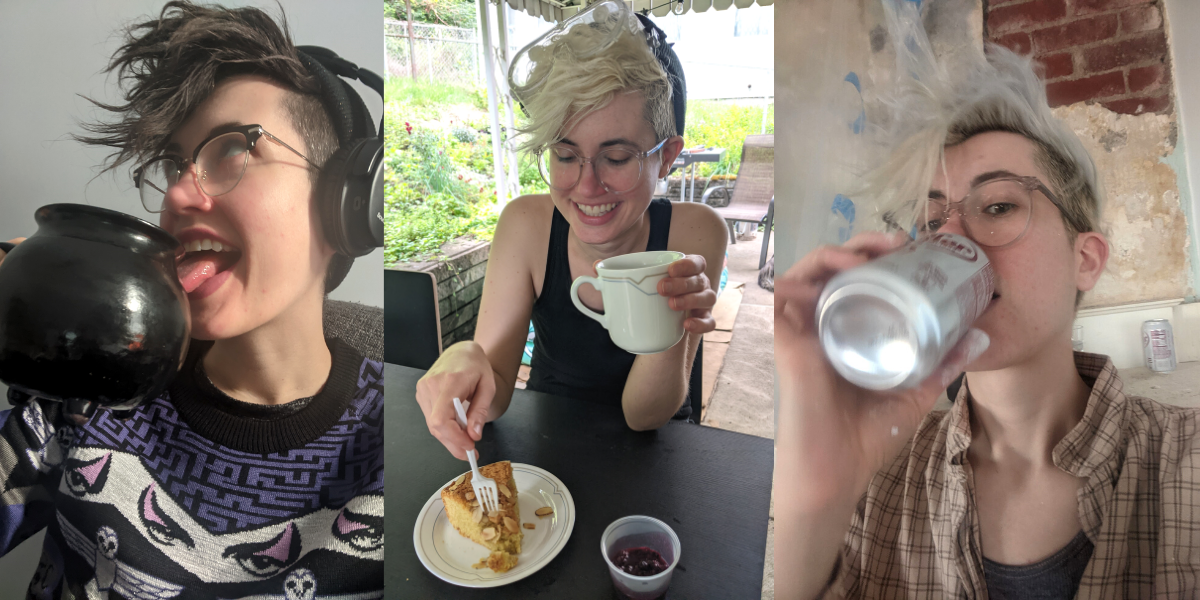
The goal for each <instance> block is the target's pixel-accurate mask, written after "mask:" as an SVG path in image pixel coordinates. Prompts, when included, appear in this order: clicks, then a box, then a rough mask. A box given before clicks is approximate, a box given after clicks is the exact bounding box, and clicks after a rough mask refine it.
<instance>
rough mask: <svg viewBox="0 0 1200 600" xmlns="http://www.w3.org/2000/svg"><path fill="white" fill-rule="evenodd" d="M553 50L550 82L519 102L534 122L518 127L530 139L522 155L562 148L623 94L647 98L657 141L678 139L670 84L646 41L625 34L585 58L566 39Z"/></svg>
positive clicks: (646, 113) (647, 112)
mask: <svg viewBox="0 0 1200 600" xmlns="http://www.w3.org/2000/svg"><path fill="white" fill-rule="evenodd" d="M547 50H548V51H549V54H550V56H552V57H553V58H552V59H551V60H550V65H549V72H548V74H547V75H546V79H545V80H544V81H543V82H542V83H541V85H539V86H538V87H537V88H536V89H534V90H532V91H530V92H526V93H525V94H523V95H521V96H520V97H518V100H520V101H521V103H522V104H523V105H524V107H525V112H526V113H527V114H528V115H529V121H528V123H527V124H526V125H525V126H524V127H521V128H518V130H519V131H520V133H522V134H524V137H525V139H524V140H523V142H522V143H521V145H520V149H521V150H522V151H525V152H534V151H537V150H538V149H540V148H543V147H545V146H547V145H550V144H555V143H558V142H559V141H561V140H562V139H563V137H564V136H565V135H566V132H568V131H570V130H571V129H572V128H573V127H575V125H577V124H578V123H579V121H581V120H583V119H584V118H586V117H587V116H588V115H590V114H592V113H594V112H596V111H598V110H600V109H602V108H604V107H606V106H608V104H609V103H610V102H612V100H613V98H614V97H616V95H617V94H630V93H640V94H641V95H642V96H643V97H644V98H645V109H644V111H643V118H645V120H646V122H647V123H648V124H649V125H650V127H651V128H652V129H653V130H654V135H655V138H656V141H661V140H663V139H666V138H668V137H671V136H673V135H675V113H674V110H673V108H672V105H671V85H670V81H669V80H668V79H667V77H668V75H667V73H666V71H664V70H663V68H662V66H661V65H659V63H658V60H656V59H655V58H654V53H653V51H652V50H651V49H650V46H649V45H648V44H647V43H646V39H645V36H643V35H639V34H635V33H632V32H630V31H627V30H623V31H622V32H621V34H620V35H619V36H617V39H616V40H615V41H614V42H613V44H612V46H610V47H608V48H607V49H605V50H604V51H603V52H600V53H598V54H596V55H595V56H591V57H588V58H585V59H579V58H577V57H576V56H575V54H574V53H573V52H571V50H570V47H569V46H568V45H567V41H566V38H565V36H564V38H561V39H559V40H556V41H555V42H554V43H553V44H552V45H551V46H550V47H549V48H548V49H547Z"/></svg>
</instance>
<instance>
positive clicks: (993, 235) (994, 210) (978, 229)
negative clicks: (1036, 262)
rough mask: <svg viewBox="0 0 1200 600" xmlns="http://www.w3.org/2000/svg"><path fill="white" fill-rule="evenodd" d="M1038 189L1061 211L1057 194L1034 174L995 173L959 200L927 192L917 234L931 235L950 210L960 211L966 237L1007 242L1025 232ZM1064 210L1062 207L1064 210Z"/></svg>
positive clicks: (989, 242) (984, 242) (986, 243)
mask: <svg viewBox="0 0 1200 600" xmlns="http://www.w3.org/2000/svg"><path fill="white" fill-rule="evenodd" d="M1035 191H1036V192H1041V193H1042V195H1043V196H1045V197H1046V198H1047V199H1049V200H1050V202H1052V203H1054V205H1055V206H1057V207H1058V209H1059V210H1060V211H1062V204H1060V203H1059V201H1058V198H1056V197H1055V196H1054V194H1053V193H1052V192H1051V191H1050V190H1049V188H1047V187H1046V185H1045V184H1043V183H1042V182H1041V181H1040V180H1038V178H1037V177H1020V176H1011V177H998V178H995V179H989V180H987V181H984V182H982V183H980V184H978V185H976V186H975V187H974V188H971V191H970V192H968V193H967V196H966V197H965V198H963V199H962V200H960V201H958V202H948V201H947V200H946V198H945V197H944V196H942V194H941V193H940V192H934V193H931V194H930V198H929V200H928V202H926V204H925V217H924V219H922V221H921V225H920V226H918V228H917V230H918V233H917V237H918V239H919V238H923V237H927V236H930V235H933V233H935V232H936V231H937V230H938V229H941V228H942V226H944V225H945V224H946V222H947V221H949V220H950V212H951V210H956V211H958V214H960V215H962V223H963V229H964V230H965V232H966V234H967V237H969V238H971V239H972V240H975V242H976V243H978V244H979V245H981V246H987V247H991V248H996V247H999V246H1007V245H1009V244H1011V243H1013V242H1015V241H1017V240H1019V239H1021V236H1023V235H1025V231H1026V230H1027V229H1029V222H1030V220H1032V217H1033V192H1035ZM1064 212H1065V211H1064Z"/></svg>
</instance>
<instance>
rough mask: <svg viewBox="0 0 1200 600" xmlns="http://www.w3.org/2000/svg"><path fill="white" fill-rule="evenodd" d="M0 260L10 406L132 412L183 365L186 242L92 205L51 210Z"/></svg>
mask: <svg viewBox="0 0 1200 600" xmlns="http://www.w3.org/2000/svg"><path fill="white" fill-rule="evenodd" d="M34 219H35V220H36V221H37V224H38V230H37V232H36V233H34V234H33V235H31V236H29V239H27V240H25V241H24V242H23V243H21V244H20V245H18V246H16V247H11V245H10V244H4V247H11V251H10V252H9V253H8V254H7V256H5V258H4V261H3V262H2V263H0V381H3V382H4V383H6V384H8V385H9V388H10V389H9V398H10V401H19V400H21V399H24V398H23V396H36V397H40V398H47V399H52V400H59V401H62V402H63V403H64V404H65V407H64V408H65V409H66V412H67V413H69V414H72V415H79V416H83V417H90V416H91V415H92V413H93V412H95V410H96V409H97V408H110V409H114V410H130V409H133V408H136V407H137V406H138V405H140V404H142V403H143V402H146V401H148V400H150V399H153V398H154V397H155V396H157V395H158V394H160V393H162V391H163V390H165V389H166V387H167V385H168V384H170V382H171V380H172V379H173V378H174V377H175V374H176V373H178V372H179V369H180V367H181V366H182V365H183V359H184V357H185V356H186V354H187V347H188V340H189V336H190V333H191V311H190V309H189V308H188V301H187V295H186V294H185V293H184V291H183V286H182V285H181V284H180V283H179V277H178V275H177V274H176V270H175V259H176V256H177V255H178V254H179V253H181V252H182V251H183V248H182V246H181V245H180V243H179V240H177V239H175V237H174V236H172V235H171V234H169V233H167V232H166V231H165V230H163V229H161V228H159V227H156V226H154V225H152V224H150V223H148V222H146V221H143V220H141V219H138V218H136V217H132V216H130V215H126V214H123V213H119V212H115V211H111V210H108V209H104V208H98V207H94V206H86V205H81V204H51V205H48V206H43V207H41V208H39V209H38V210H37V212H36V213H34Z"/></svg>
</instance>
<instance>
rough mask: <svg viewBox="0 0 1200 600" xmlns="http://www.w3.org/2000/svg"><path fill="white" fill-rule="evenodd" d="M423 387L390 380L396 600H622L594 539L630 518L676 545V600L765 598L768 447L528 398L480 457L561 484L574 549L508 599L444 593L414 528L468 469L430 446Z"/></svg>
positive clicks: (391, 559)
mask: <svg viewBox="0 0 1200 600" xmlns="http://www.w3.org/2000/svg"><path fill="white" fill-rule="evenodd" d="M422 375H424V371H421V370H418V369H410V368H407V367H401V366H397V365H392V364H387V365H385V366H384V377H385V385H386V390H387V399H388V401H387V410H386V417H385V418H386V424H387V440H386V444H387V454H386V461H387V465H388V467H387V469H388V476H387V490H386V499H387V500H386V502H387V507H386V513H385V514H386V516H385V527H386V530H387V539H388V544H387V550H386V556H385V561H386V564H387V575H386V578H387V579H386V581H385V584H386V586H387V587H386V589H387V597H388V598H403V599H405V600H427V599H428V600H433V599H437V600H443V599H449V598H534V597H536V598H548V599H555V600H557V599H560V598H570V599H572V600H576V599H578V600H586V599H589V598H597V599H604V600H608V599H610V598H615V597H616V595H615V591H614V589H613V585H612V582H611V579H610V578H609V574H608V568H607V567H606V566H605V564H604V561H603V559H602V558H601V557H600V536H601V534H603V532H604V529H605V528H606V527H608V525H609V523H612V522H613V521H615V520H617V519H619V518H621V517H624V516H628V515H648V516H651V517H655V518H657V519H659V520H661V521H663V522H664V523H666V524H668V525H670V526H671V528H672V529H674V530H675V533H676V534H677V535H678V536H679V540H680V543H681V544H682V546H683V556H682V558H681V560H680V563H679V565H678V566H677V567H676V568H675V572H674V574H673V575H672V577H671V587H670V591H669V593H668V595H667V598H668V600H687V599H708V598H714V599H716V598H719V599H721V600H738V599H742V598H745V599H755V600H757V599H758V598H760V597H761V595H762V575H763V561H764V558H765V555H766V545H767V517H768V511H769V509H770V501H771V471H772V468H773V465H774V458H773V457H774V453H773V444H772V442H771V440H769V439H766V438H760V437H755V436H750V435H744V434H741V433H734V432H731V431H724V430H720V429H713V428H710V427H703V426H700V425H695V424H691V423H683V422H672V423H671V424H669V425H666V426H664V427H662V428H660V429H658V430H656V431H648V432H636V431H633V430H631V429H629V428H628V427H627V426H626V425H625V419H624V416H623V415H622V413H621V410H620V409H619V408H616V407H610V406H603V405H598V404H590V403H587V402H580V401H577V400H570V399H566V398H559V397H555V396H551V395H548V394H541V393H537V392H530V391H526V390H516V392H515V393H514V394H513V400H512V404H511V405H509V408H508V411H507V412H506V413H505V414H504V416H503V417H501V418H499V419H497V420H496V421H495V422H493V423H489V424H488V425H487V426H485V427H484V429H483V440H482V441H481V442H480V443H478V444H477V445H476V446H477V448H478V449H479V452H480V456H481V457H482V462H483V463H484V464H487V463H491V462H495V461H497V460H511V461H513V462H519V463H525V464H530V465H535V466H538V467H541V468H543V469H545V470H547V471H549V472H550V473H552V474H554V475H555V476H556V477H558V478H559V479H561V480H562V482H563V484H565V485H566V486H567V489H568V490H570V492H571V496H572V497H573V499H574V501H575V513H576V517H575V528H574V530H573V531H572V533H571V539H570V540H569V541H568V542H567V545H566V547H564V548H563V550H562V552H561V553H560V554H559V555H558V556H557V557H555V558H554V560H552V561H551V562H550V563H549V564H547V565H546V566H545V567H543V568H542V569H541V570H539V571H537V572H536V573H534V574H532V575H530V576H528V577H526V578H525V579H522V580H520V581H517V582H514V583H511V584H508V585H505V586H501V587H496V588H488V589H473V588H464V587H459V586H456V585H452V584H449V583H446V582H444V581H442V580H440V579H438V578H437V577H436V576H434V575H433V574H432V573H430V572H429V571H428V570H426V569H425V566H424V565H422V564H421V561H420V559H418V558H417V553H416V549H415V548H414V547H413V541H412V538H413V527H414V526H415V525H416V520H417V514H418V513H419V512H420V510H421V508H422V507H423V506H424V505H425V503H426V502H427V501H428V500H429V497H430V496H431V495H433V494H434V493H436V492H437V491H438V489H439V488H440V487H441V486H442V485H443V484H445V483H446V482H447V481H449V480H450V479H452V478H453V477H455V476H457V475H459V474H460V473H462V472H463V471H465V470H468V469H470V466H469V465H468V464H467V463H466V462H465V461H460V460H458V459H456V458H454V457H453V456H451V455H450V453H449V452H448V451H447V450H446V449H445V447H443V446H442V444H441V442H439V441H437V439H436V438H434V437H433V436H432V435H431V434H430V433H429V429H428V427H426V425H425V417H424V415H423V414H422V412H421V408H420V406H418V405H417V402H416V399H415V394H416V383H417V380H418V379H420V377H421V376H422Z"/></svg>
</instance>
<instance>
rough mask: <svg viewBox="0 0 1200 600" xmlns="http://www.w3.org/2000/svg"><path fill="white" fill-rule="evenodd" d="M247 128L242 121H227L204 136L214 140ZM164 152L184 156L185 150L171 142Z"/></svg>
mask: <svg viewBox="0 0 1200 600" xmlns="http://www.w3.org/2000/svg"><path fill="white" fill-rule="evenodd" d="M245 126H246V124H245V123H243V122H241V121H227V122H225V123H221V124H220V125H217V126H215V127H213V128H212V129H209V130H208V134H207V135H205V136H204V139H206V140H207V139H210V138H212V137H213V136H214V135H218V134H221V133H229V132H230V131H233V130H235V129H238V128H241V127H245ZM163 151H164V152H178V153H180V154H183V148H182V147H180V146H179V144H178V143H176V142H171V143H169V144H167V145H166V147H164V148H163Z"/></svg>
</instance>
